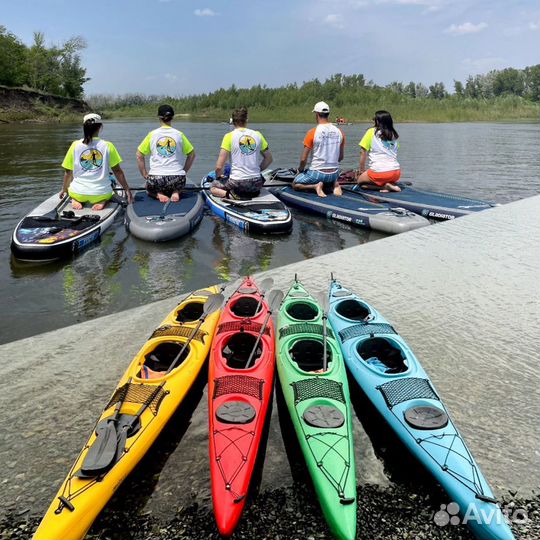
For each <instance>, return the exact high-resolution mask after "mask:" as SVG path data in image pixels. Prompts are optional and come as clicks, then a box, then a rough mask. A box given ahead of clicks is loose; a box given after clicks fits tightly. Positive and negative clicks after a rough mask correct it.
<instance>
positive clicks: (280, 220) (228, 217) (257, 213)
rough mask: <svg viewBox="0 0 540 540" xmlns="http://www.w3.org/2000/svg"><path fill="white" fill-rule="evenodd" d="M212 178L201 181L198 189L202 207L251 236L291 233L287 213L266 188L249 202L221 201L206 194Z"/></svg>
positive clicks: (286, 209) (290, 219) (246, 200)
mask: <svg viewBox="0 0 540 540" xmlns="http://www.w3.org/2000/svg"><path fill="white" fill-rule="evenodd" d="M212 174H213V173H210V174H209V175H208V176H205V177H203V179H202V181H201V187H203V188H205V189H204V191H203V193H204V197H205V198H206V204H207V205H208V207H209V208H210V210H212V212H213V213H214V214H216V215H217V216H219V217H220V218H222V219H223V220H225V221H227V222H229V223H232V224H233V225H236V226H237V227H238V228H240V229H241V230H243V231H249V232H253V233H288V232H290V231H291V230H292V216H291V213H290V211H289V209H288V208H287V207H286V206H285V205H284V204H283V203H282V202H281V201H280V200H279V199H278V198H276V197H275V196H274V195H273V194H272V193H270V191H268V190H267V189H266V188H263V189H261V191H260V193H259V195H258V196H257V197H253V198H252V199H239V200H237V199H222V198H220V197H216V196H214V195H212V193H210V189H209V188H210V184H211V182H212Z"/></svg>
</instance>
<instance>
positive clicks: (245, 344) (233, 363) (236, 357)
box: [221, 332, 262, 369]
mask: <svg viewBox="0 0 540 540" xmlns="http://www.w3.org/2000/svg"><path fill="white" fill-rule="evenodd" d="M256 342H257V336H254V335H253V334H248V333H246V332H241V333H238V334H234V335H233V336H232V337H231V338H230V339H229V340H228V341H227V343H226V345H225V347H224V348H223V350H222V352H221V354H222V355H223V358H225V360H226V363H227V366H229V367H230V368H232V369H246V368H247V367H248V366H247V361H248V360H249V357H250V355H251V351H253V347H255V343H256ZM261 354H262V343H261V342H260V341H259V343H258V345H257V349H256V351H255V354H254V355H253V358H252V359H251V364H250V366H249V367H253V366H254V365H255V363H256V361H257V359H258V358H260V356H261Z"/></svg>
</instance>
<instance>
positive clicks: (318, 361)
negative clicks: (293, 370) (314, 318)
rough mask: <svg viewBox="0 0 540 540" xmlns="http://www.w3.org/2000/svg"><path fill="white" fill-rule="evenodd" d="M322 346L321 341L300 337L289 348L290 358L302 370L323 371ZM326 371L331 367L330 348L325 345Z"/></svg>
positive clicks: (310, 371)
mask: <svg viewBox="0 0 540 540" xmlns="http://www.w3.org/2000/svg"><path fill="white" fill-rule="evenodd" d="M323 354H324V347H323V343H322V341H319V340H317V339H300V340H298V341H296V342H295V343H294V345H293V346H292V347H291V349H290V350H289V356H290V358H291V360H292V361H293V362H294V363H295V364H296V365H297V366H298V368H299V369H301V370H302V371H306V372H308V373H323V372H324V371H323V370H324V358H323ZM326 361H327V365H326V371H329V370H330V369H331V363H332V350H331V349H330V347H326Z"/></svg>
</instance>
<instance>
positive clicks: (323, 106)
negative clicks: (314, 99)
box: [312, 101, 330, 113]
mask: <svg viewBox="0 0 540 540" xmlns="http://www.w3.org/2000/svg"><path fill="white" fill-rule="evenodd" d="M312 112H318V113H329V112H330V107H329V106H328V103H325V102H324V101H319V103H315V107H313V111H312Z"/></svg>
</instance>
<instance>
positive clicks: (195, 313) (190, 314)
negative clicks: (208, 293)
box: [176, 302, 204, 323]
mask: <svg viewBox="0 0 540 540" xmlns="http://www.w3.org/2000/svg"><path fill="white" fill-rule="evenodd" d="M203 305H204V303H203V302H189V304H186V305H185V306H184V307H182V308H181V309H179V310H178V311H177V313H176V320H177V321H178V322H181V323H187V322H193V321H198V320H199V319H200V318H201V316H202V314H203Z"/></svg>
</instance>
